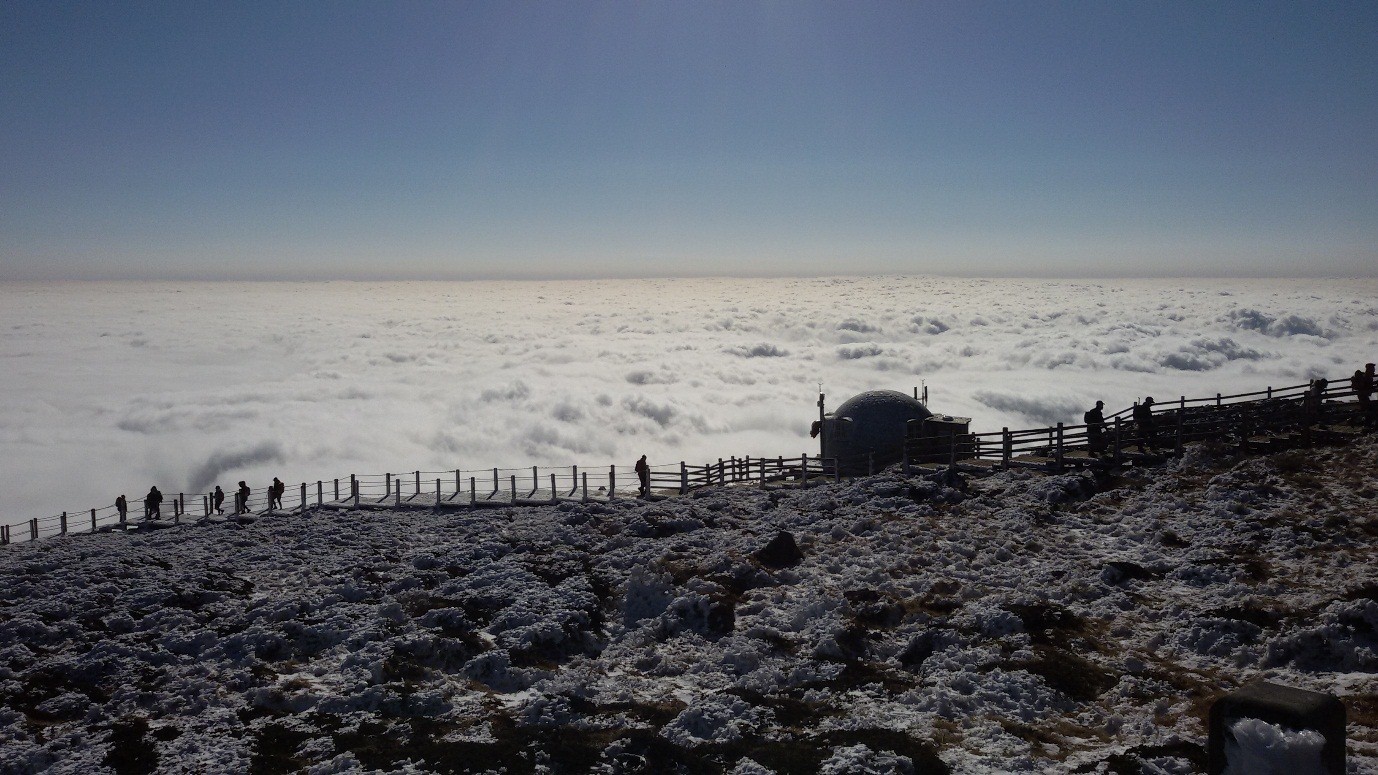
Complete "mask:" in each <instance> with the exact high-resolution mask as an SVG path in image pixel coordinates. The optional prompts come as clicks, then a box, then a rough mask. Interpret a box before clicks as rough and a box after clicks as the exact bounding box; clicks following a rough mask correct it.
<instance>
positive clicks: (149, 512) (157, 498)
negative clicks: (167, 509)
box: [144, 485, 163, 519]
mask: <svg viewBox="0 0 1378 775" xmlns="http://www.w3.org/2000/svg"><path fill="white" fill-rule="evenodd" d="M162 503H163V494H162V493H161V492H158V486H157V485H154V486H153V487H151V488H149V490H148V495H146V496H144V519H162V517H163V512H162V508H161V506H162Z"/></svg>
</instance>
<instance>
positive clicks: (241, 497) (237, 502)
mask: <svg viewBox="0 0 1378 775" xmlns="http://www.w3.org/2000/svg"><path fill="white" fill-rule="evenodd" d="M642 459H643V460H644V459H645V458H642ZM286 492H287V485H286V484H283V482H282V480H281V479H278V478H277V477H276V476H275V477H273V483H272V485H270V486H269V487H268V508H269V509H280V508H282V496H283V495H284V494H285V493H286ZM249 495H250V490H249V485H247V484H245V483H244V480H242V479H241V480H240V481H239V489H237V490H235V493H234V513H235V515H236V516H238V515H240V514H247V513H248V512H249ZM162 503H163V494H162V493H161V492H159V490H158V488H157V486H154V487H152V488H150V489H149V491H148V495H145V496H144V519H160V518H161V517H162V508H161V507H162ZM115 511H116V512H118V513H119V515H120V521H121V522H124V521H126V520H127V519H128V517H129V501H128V500H127V499H126V498H125V497H124V495H123V494H121V495H120V496H119V497H117V498H115ZM211 511H213V512H215V513H216V514H224V513H225V491H224V490H222V489H220V485H218V484H217V485H216V486H215V492H213V493H211Z"/></svg>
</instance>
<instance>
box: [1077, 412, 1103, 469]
mask: <svg viewBox="0 0 1378 775" xmlns="http://www.w3.org/2000/svg"><path fill="white" fill-rule="evenodd" d="M1104 408H1105V402H1104V401H1097V402H1096V408H1094V409H1092V410H1091V411H1089V412H1087V413H1086V414H1085V415H1083V416H1082V419H1083V420H1084V421H1085V422H1086V451H1087V452H1089V453H1090V454H1091V456H1092V457H1095V456H1096V455H1099V454H1100V453H1101V452H1103V451H1104V450H1105V436H1104V432H1105V414H1104V412H1102V411H1101V410H1102V409H1104Z"/></svg>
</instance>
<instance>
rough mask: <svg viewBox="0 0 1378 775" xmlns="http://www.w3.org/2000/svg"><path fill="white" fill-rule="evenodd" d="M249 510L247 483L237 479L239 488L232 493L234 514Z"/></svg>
mask: <svg viewBox="0 0 1378 775" xmlns="http://www.w3.org/2000/svg"><path fill="white" fill-rule="evenodd" d="M248 510H249V485H247V484H245V483H244V480H243V479H240V480H239V489H238V490H235V493H234V513H235V515H236V516H238V515H240V514H243V513H245V512H247V511H248Z"/></svg>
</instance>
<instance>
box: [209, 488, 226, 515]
mask: <svg viewBox="0 0 1378 775" xmlns="http://www.w3.org/2000/svg"><path fill="white" fill-rule="evenodd" d="M224 505H225V491H224V490H222V489H220V485H218V484H217V485H216V486H215V494H214V495H212V496H211V506H212V508H214V509H215V513H216V514H224V513H225V509H224V508H223V507H224Z"/></svg>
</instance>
